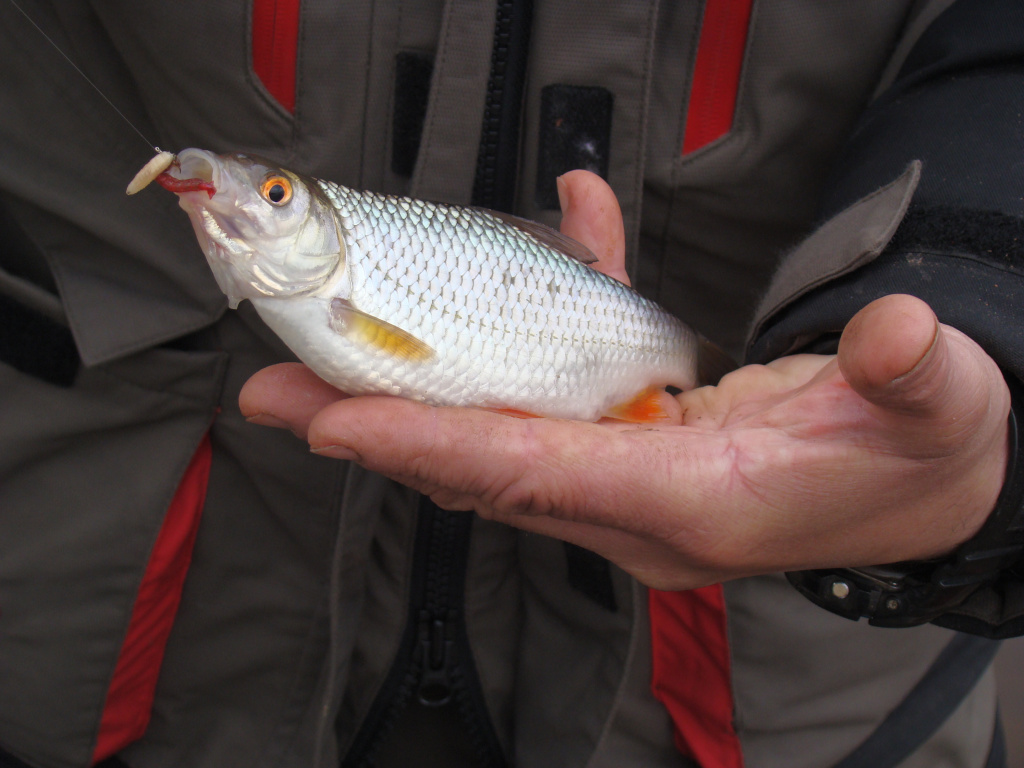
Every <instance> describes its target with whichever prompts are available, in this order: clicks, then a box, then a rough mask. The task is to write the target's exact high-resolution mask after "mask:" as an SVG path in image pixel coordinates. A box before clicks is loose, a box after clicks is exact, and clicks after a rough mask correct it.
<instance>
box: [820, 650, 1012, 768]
mask: <svg viewBox="0 0 1024 768" xmlns="http://www.w3.org/2000/svg"><path fill="white" fill-rule="evenodd" d="M998 650H999V643H998V642H996V641H994V640H987V639H985V638H981V637H974V636H973V635H964V634H956V635H954V636H953V639H952V640H950V641H949V644H948V645H947V646H946V647H945V648H944V649H943V651H942V653H940V654H939V657H938V658H937V659H936V660H935V663H933V664H932V666H931V668H929V670H928V671H927V672H926V673H925V675H924V677H922V678H921V680H920V681H919V682H918V684H917V685H915V686H914V687H913V688H912V689H911V690H910V693H908V694H907V695H906V697H905V698H904V699H903V701H901V702H900V703H899V705H897V707H896V709H894V710H893V711H892V712H891V713H890V714H889V716H888V717H886V718H885V720H883V721H882V724H881V725H879V726H878V728H876V729H875V731H874V732H873V733H872V734H871V735H870V736H869V737H868V738H867V740H866V741H864V742H863V743H862V744H861V745H860V746H859V747H857V748H856V749H855V750H854V751H853V752H851V753H850V754H849V755H847V756H846V757H845V758H844V759H843V760H841V761H840V762H839V763H838V764H837V765H836V766H835V768H895V766H897V765H899V764H900V763H901V762H903V760H905V759H906V758H907V757H908V756H910V755H911V754H913V753H914V752H915V751H917V750H918V749H919V748H920V747H921V746H922V745H923V744H924V743H925V742H926V741H928V739H930V738H931V737H932V735H933V734H934V733H935V732H936V731H938V730H939V728H940V727H941V726H942V724H943V723H945V722H946V720H947V719H948V718H949V716H950V715H952V714H953V712H955V711H956V709H957V707H959V706H960V704H961V702H962V701H963V700H964V698H965V697H966V696H967V695H968V694H969V693H970V692H971V690H973V688H974V686H975V685H976V684H977V682H978V680H980V679H981V676H982V675H983V674H985V670H987V669H988V667H989V664H991V662H992V659H993V658H994V657H995V655H996V651H998Z"/></svg>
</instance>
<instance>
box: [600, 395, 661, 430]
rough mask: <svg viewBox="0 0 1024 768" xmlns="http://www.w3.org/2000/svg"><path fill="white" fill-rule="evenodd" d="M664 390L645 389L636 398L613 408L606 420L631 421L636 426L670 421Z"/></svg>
mask: <svg viewBox="0 0 1024 768" xmlns="http://www.w3.org/2000/svg"><path fill="white" fill-rule="evenodd" d="M663 392H664V390H661V389H658V388H656V387H652V388H650V389H645V390H644V391H643V392H641V393H640V394H639V395H637V396H636V397H634V398H632V399H631V400H627V401H626V402H624V403H620V404H619V405H616V406H615V407H613V408H612V409H611V410H610V411H609V412H608V413H606V414H605V418H609V419H618V420H619V421H631V422H633V423H635V424H648V423H651V422H658V421H669V420H670V418H671V417H670V416H669V415H668V411H666V410H665V406H664V404H663V403H662V400H661V398H662V394H663Z"/></svg>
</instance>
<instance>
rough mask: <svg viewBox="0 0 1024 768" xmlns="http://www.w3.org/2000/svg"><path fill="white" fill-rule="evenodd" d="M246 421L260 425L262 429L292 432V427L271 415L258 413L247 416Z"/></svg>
mask: <svg viewBox="0 0 1024 768" xmlns="http://www.w3.org/2000/svg"><path fill="white" fill-rule="evenodd" d="M245 420H246V421H248V422H249V423H250V424H259V425H260V426H261V427H275V428H277V429H287V430H291V428H292V425H291V424H289V423H288V422H287V421H284V420H283V419H279V418H277V416H272V415H271V414H269V413H257V414H254V415H252V416H246V417H245Z"/></svg>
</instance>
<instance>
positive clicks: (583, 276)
mask: <svg viewBox="0 0 1024 768" xmlns="http://www.w3.org/2000/svg"><path fill="white" fill-rule="evenodd" d="M158 171H159V172H158ZM151 180H155V181H156V182H157V183H158V184H160V185H161V186H163V187H164V188H166V189H168V190H170V191H172V192H174V193H175V194H177V195H178V198H179V205H180V207H181V208H182V209H183V210H184V211H185V212H186V213H187V214H188V217H189V219H190V221H191V223H192V226H193V228H194V230H195V233H196V237H197V239H198V241H199V244H200V246H201V248H202V251H203V253H204V254H205V256H206V259H207V261H208V262H209V265H210V269H211V270H212V272H213V276H214V278H215V279H216V281H217V284H218V285H219V287H220V289H221V290H222V291H223V292H224V294H225V295H226V296H227V298H228V303H229V306H230V307H232V308H237V307H238V305H239V303H240V302H242V301H244V300H248V301H249V302H251V303H252V305H253V307H254V308H255V310H256V312H257V313H258V314H259V316H260V317H261V318H262V320H263V322H264V323H266V325H267V326H269V327H270V329H271V330H272V331H273V332H274V333H276V334H277V335H278V336H279V337H280V338H281V339H282V340H283V341H284V343H285V344H286V345H287V346H288V347H289V348H290V349H291V350H292V351H293V352H294V353H295V355H296V356H297V357H298V358H299V359H300V360H301V361H302V362H303V363H305V364H306V365H307V366H308V367H309V368H311V369H312V370H313V371H314V372H315V373H316V374H317V375H319V376H320V377H321V378H323V379H324V380H325V381H327V382H328V383H330V384H332V385H333V386H335V387H337V388H338V389H340V390H342V391H343V392H346V393H348V394H351V395H368V394H378V395H379V394H383V395H393V396H399V397H403V398H409V399H412V400H416V401H419V402H423V403H426V404H429V405H436V406H472V407H478V408H488V409H491V410H496V411H500V412H503V413H507V414H510V415H516V416H523V417H525V416H535V417H548V418H563V419H575V420H580V421H597V420H599V419H602V418H615V419H620V420H625V421H634V422H651V421H659V420H662V419H664V418H666V416H665V413H664V409H663V407H662V406H661V405H660V402H661V399H660V397H661V395H660V393H661V392H662V391H663V390H664V388H665V387H675V388H677V389H679V390H689V389H692V388H693V387H695V386H697V385H698V383H699V379H700V378H701V371H702V370H725V369H726V368H727V367H731V361H728V358H727V356H725V353H724V352H720V351H717V350H716V349H715V348H714V347H713V346H712V345H711V344H710V342H707V340H706V339H704V338H703V337H702V336H700V335H699V334H697V333H696V332H695V331H694V330H693V329H691V328H690V327H689V326H688V325H686V324H685V323H683V322H682V321H681V320H679V319H678V318H676V317H675V316H673V315H672V314H670V313H669V312H667V311H666V310H665V309H663V308H661V307H660V306H659V305H657V304H656V303H655V302H653V301H651V300H649V299H647V298H645V297H644V296H642V295H641V294H639V293H638V292H637V291H635V290H633V289H632V288H630V287H629V286H627V285H625V284H623V283H621V282H619V281H617V280H615V279H613V278H611V277H608V276H606V275H604V274H602V273H601V272H598V271H597V270H594V269H591V268H590V267H589V266H587V265H588V264H592V263H593V262H595V261H596V257H594V255H593V254H592V253H591V252H590V251H589V250H588V249H587V248H585V247H584V246H583V245H581V244H579V243H577V242H576V241H574V240H572V239H570V238H568V237H566V236H565V235H563V234H561V233H559V232H557V231H556V230H554V229H551V228H549V227H547V226H545V225H543V224H539V223H536V222H532V221H528V220H525V219H520V218H518V217H515V216H511V215H509V214H504V213H499V212H495V211H488V210H485V209H481V208H472V207H465V206H457V205H444V204H439V203H432V202H426V201H422V200H416V199H412V198H406V197H398V196H393V195H385V194H378V193H374V192H366V191H359V190H354V189H350V188H348V187H345V186H342V185H340V184H336V183H334V182H331V181H325V180H320V179H315V178H312V177H308V176H305V175H302V174H299V173H295V172H293V171H291V170H287V169H285V168H281V167H279V166H277V165H275V164H274V163H272V162H270V161H268V160H265V159H261V158H259V157H255V156H251V155H247V154H225V155H217V154H214V153H213V152H209V151H206V150H202V149H195V148H191V149H185V150H182V151H181V152H179V153H177V155H176V156H175V158H174V159H173V161H168V160H167V159H166V158H162V159H160V160H159V161H157V160H155V159H154V160H151V161H150V163H147V165H146V166H145V167H144V168H143V169H142V170H140V172H139V176H137V177H136V180H133V184H132V185H130V188H131V189H132V190H133V191H138V189H139V188H141V187H142V186H145V185H146V184H148V183H149V181H151ZM705 378H707V376H705Z"/></svg>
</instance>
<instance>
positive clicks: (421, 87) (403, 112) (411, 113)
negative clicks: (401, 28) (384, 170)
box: [391, 52, 434, 176]
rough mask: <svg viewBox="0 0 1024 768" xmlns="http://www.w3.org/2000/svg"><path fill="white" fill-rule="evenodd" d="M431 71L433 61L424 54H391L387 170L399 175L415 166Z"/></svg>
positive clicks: (410, 170)
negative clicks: (392, 100) (392, 83)
mask: <svg viewBox="0 0 1024 768" xmlns="http://www.w3.org/2000/svg"><path fill="white" fill-rule="evenodd" d="M433 72H434V62H433V60H432V59H431V58H430V57H429V56H427V55H425V54H422V53H406V52H403V53H399V54H398V55H397V56H396V57H395V109H394V113H393V120H392V124H391V131H392V139H391V170H392V171H393V172H395V173H397V174H398V175H399V176H412V173H413V170H414V169H415V168H416V157H417V155H419V152H420V139H421V138H422V136H423V121H424V120H425V119H426V117H427V102H428V100H429V98H430V77H431V75H432V74H433Z"/></svg>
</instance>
